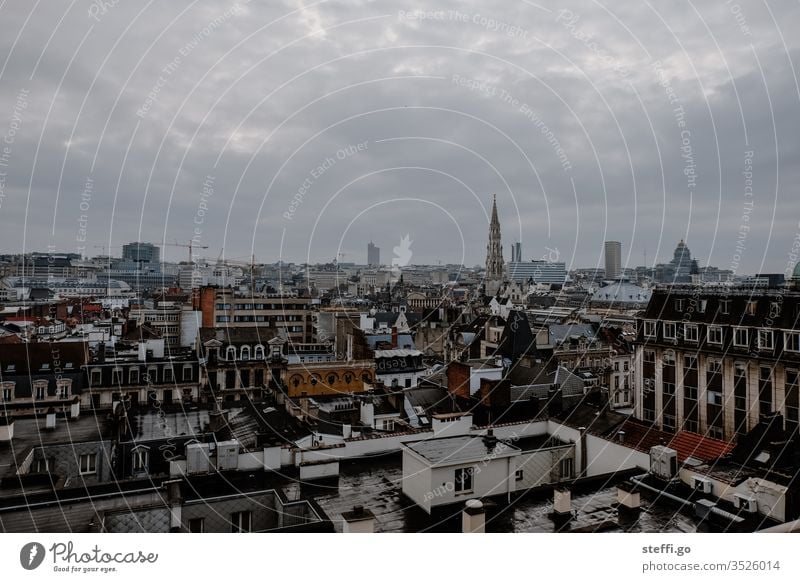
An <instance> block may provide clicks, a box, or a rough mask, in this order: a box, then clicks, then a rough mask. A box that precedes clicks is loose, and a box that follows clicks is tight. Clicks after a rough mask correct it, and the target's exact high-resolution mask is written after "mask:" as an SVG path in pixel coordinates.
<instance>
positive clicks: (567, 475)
mask: <svg viewBox="0 0 800 582" xmlns="http://www.w3.org/2000/svg"><path fill="white" fill-rule="evenodd" d="M558 470H559V473H561V478H562V479H572V475H573V472H574V470H575V466H574V461H573V460H572V457H569V458H566V459H561V460H560V461H559V462H558Z"/></svg>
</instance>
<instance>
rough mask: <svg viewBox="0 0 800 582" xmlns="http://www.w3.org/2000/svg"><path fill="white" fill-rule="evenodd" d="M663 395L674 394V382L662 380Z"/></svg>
mask: <svg viewBox="0 0 800 582" xmlns="http://www.w3.org/2000/svg"><path fill="white" fill-rule="evenodd" d="M663 387H664V396H674V395H675V383H674V382H664V384H663Z"/></svg>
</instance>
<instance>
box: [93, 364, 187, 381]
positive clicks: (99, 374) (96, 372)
mask: <svg viewBox="0 0 800 582" xmlns="http://www.w3.org/2000/svg"><path fill="white" fill-rule="evenodd" d="M193 377H194V371H193V366H192V365H191V364H184V366H183V368H182V369H181V376H180V381H181V382H191V381H192V379H193ZM140 380H141V381H143V382H144V383H146V384H149V383H151V382H158V381H159V374H158V368H157V367H153V368H148V369H147V372H146V373H145V374H144V375H140V370H139V368H128V378H127V383H128V384H139V382H140ZM177 380H178V377H177V375H176V374H175V370H174V368H173V367H172V366H164V367H163V368H162V373H161V381H162V382H175V381H177ZM89 383H90V385H91V386H101V385H102V384H103V371H102V370H101V369H100V368H93V369H92V370H91V371H90V372H89ZM111 384H112V385H114V386H121V385H123V384H125V371H124V369H123V368H114V369H113V370H111Z"/></svg>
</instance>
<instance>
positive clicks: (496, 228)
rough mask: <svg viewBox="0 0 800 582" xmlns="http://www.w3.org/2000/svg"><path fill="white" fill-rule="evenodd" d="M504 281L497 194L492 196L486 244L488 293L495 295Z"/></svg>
mask: <svg viewBox="0 0 800 582" xmlns="http://www.w3.org/2000/svg"><path fill="white" fill-rule="evenodd" d="M502 283H503V244H502V243H501V241H500V220H498V218H497V195H494V196H493V198H492V220H491V222H490V223H489V244H488V245H486V294H487V295H495V294H496V293H497V292H498V290H499V289H500V286H501V285H502Z"/></svg>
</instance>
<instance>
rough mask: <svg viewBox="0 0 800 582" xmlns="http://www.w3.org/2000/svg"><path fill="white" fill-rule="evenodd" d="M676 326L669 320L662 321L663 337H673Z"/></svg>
mask: <svg viewBox="0 0 800 582" xmlns="http://www.w3.org/2000/svg"><path fill="white" fill-rule="evenodd" d="M676 329H677V326H676V325H675V323H673V322H671V321H669V322H665V323H664V339H675V333H676Z"/></svg>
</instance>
